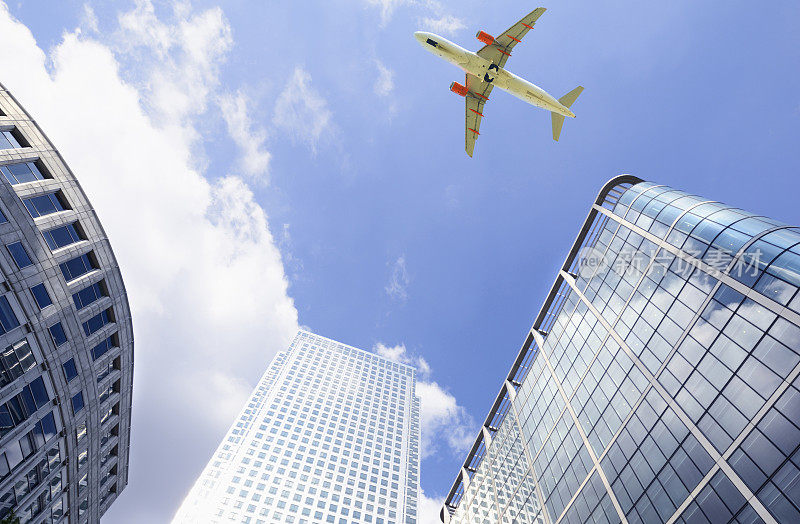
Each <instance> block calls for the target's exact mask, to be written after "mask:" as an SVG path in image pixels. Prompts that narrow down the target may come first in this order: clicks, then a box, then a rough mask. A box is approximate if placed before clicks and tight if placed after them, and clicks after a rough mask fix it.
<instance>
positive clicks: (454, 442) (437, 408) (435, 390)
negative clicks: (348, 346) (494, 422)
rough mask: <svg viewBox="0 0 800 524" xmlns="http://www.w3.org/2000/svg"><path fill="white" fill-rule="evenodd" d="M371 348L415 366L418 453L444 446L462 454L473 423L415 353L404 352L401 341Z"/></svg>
mask: <svg viewBox="0 0 800 524" xmlns="http://www.w3.org/2000/svg"><path fill="white" fill-rule="evenodd" d="M373 351H375V353H377V354H378V355H381V356H382V357H384V358H388V359H389V360H393V361H395V362H400V363H402V364H408V365H411V366H414V367H416V368H417V371H418V377H417V391H416V393H417V396H418V397H419V399H420V433H421V435H420V437H421V438H420V440H421V441H420V456H421V458H422V459H425V458H426V457H429V456H431V455H433V454H434V453H436V452H437V451H439V450H440V447H441V446H442V444H444V445H446V448H448V449H449V450H450V451H451V452H452V453H454V454H456V455H457V456H462V455H463V454H464V453H466V452H467V451H468V450H469V448H470V446H472V443H473V442H474V441H475V437H476V435H477V424H475V421H474V419H473V418H472V417H471V416H470V415H469V413H467V410H466V409H464V407H463V406H460V405H458V402H456V398H455V397H454V396H453V395H452V394H451V393H450V392H448V391H446V390H445V389H444V388H443V387H442V386H440V385H439V384H437V383H436V382H434V381H432V380H431V375H432V370H431V367H430V365H428V362H427V361H426V360H425V359H424V358H423V357H422V356H419V355H411V354H409V353H408V350H407V349H406V346H405V344H398V345H396V346H387V345H386V344H383V343H381V342H379V343H377V344H375V346H374V347H373Z"/></svg>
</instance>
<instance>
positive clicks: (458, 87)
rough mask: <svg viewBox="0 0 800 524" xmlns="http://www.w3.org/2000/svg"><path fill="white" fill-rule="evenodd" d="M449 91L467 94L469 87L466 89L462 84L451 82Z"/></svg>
mask: <svg viewBox="0 0 800 524" xmlns="http://www.w3.org/2000/svg"><path fill="white" fill-rule="evenodd" d="M450 91H452V92H453V93H455V94H457V95H459V96H467V93H469V89H467V86H462V85H461V84H459V83H458V82H453V83H452V84H450Z"/></svg>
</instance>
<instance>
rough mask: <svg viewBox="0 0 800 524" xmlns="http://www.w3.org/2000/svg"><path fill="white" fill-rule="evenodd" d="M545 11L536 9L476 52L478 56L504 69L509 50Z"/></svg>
mask: <svg viewBox="0 0 800 524" xmlns="http://www.w3.org/2000/svg"><path fill="white" fill-rule="evenodd" d="M545 11H546V9H545V8H544V7H537V8H536V9H534V10H533V11H531V12H530V14H528V15H527V16H525V17H523V18H522V20H520V21H519V22H517V23H516V24H514V25H512V26H511V27H510V28H509V29H508V30H507V31H506V32H504V33H503V34H502V35H500V36H498V37H497V38H495V39H494V43H493V44H489V45H487V46H484V47H483V48H482V49H481V50H480V51H478V56H480V57H481V58H485V59H486V60H489V61H490V62H492V63H495V64H497V65H498V66H500V67H504V66H505V64H506V60H508V57H509V56H511V50H512V49H513V48H514V46H515V45H517V43H518V42H520V41H522V37H524V36H525V35H526V34H528V31H530V30H531V29H533V25H534V24H535V23H536V20H538V19H539V17H540V16H542V14H543V13H544V12H545Z"/></svg>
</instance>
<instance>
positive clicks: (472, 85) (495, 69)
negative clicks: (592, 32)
mask: <svg viewBox="0 0 800 524" xmlns="http://www.w3.org/2000/svg"><path fill="white" fill-rule="evenodd" d="M544 12H545V8H544V7H538V8H536V9H534V10H533V11H532V12H531V13H530V14H528V15H527V16H525V17H523V18H522V20H520V21H519V22H517V23H516V24H514V25H513V26H511V27H510V28H509V29H508V30H507V31H505V32H504V33H503V34H501V35H500V36H498V37H497V38H494V37H492V36H491V35H489V34H487V33H484V32H483V31H480V32H478V34H477V35H476V36H477V38H478V40H480V41H481V42H483V43H484V44H486V45H485V46H484V47H483V48H481V49H480V50H479V51H478V52H477V53H473V52H472V51H468V50H466V49H464V48H463V47H461V46H459V45H457V44H454V43H453V42H450V41H449V40H447V39H446V38H442V37H441V36H438V35H435V34H433V33H427V32H424V31H418V32H416V33H414V37H415V38H416V39H417V40H418V41H419V43H420V44H421V45H422V46H423V47H424V48H425V49H427V50H428V51H430V52H431V53H433V54H435V55H437V56H439V57H441V58H443V59H445V60H447V61H448V62H450V63H452V64H454V65H456V66H458V67H460V68H461V69H463V70H464V72H465V73H466V80H465V82H464V85H462V84H459V83H458V82H453V83H452V84H450V90H451V91H453V92H454V93H456V94H458V95H461V96H463V97H464V98H465V100H466V110H465V112H466V119H465V131H464V136H465V149H466V151H467V154H468V155H469V156H472V152H473V150H474V149H475V140H476V139H477V138H478V136H479V135H480V126H481V117H483V108H484V106H485V105H486V102H487V101H488V100H489V94H490V93H491V92H492V89H493V88H494V87H499V88H500V89H502V90H504V91H507V92H509V93H511V94H512V95H514V96H515V97H517V98H519V99H520V100H523V101H525V102H527V103H529V104H531V105H534V106H536V107H541V108H542V109H545V110H547V111H550V114H551V119H552V127H553V140H556V141H557V140H558V138H559V136H560V134H561V126H562V125H563V123H564V118H565V117H569V118H575V113H573V112H572V111H570V106H572V104H573V102H575V100H576V99H577V98H578V95H580V94H581V92H582V91H583V87H581V86H578V87H576V88H575V89H573V90H572V91H570V92H569V93H567V94H566V95H564V96H562V97H561V98H559V99H556V98H555V97H553V96H552V95H550V94H549V93H548V92H547V91H545V90H544V89H542V88H540V87H539V86H537V85H534V84H532V83H530V82H528V81H527V80H525V79H523V78H520V77H518V76H517V75H515V74H513V73H511V72H510V71H507V70H505V69H504V66H505V64H506V61H507V60H508V57H510V56H511V50H512V49H513V48H514V46H515V45H516V44H517V43H519V42H521V41H522V38H523V37H524V36H525V35H526V34H527V33H528V31H530V30H531V29H533V26H534V24H535V23H536V20H538V18H539V17H540V16H542V13H544Z"/></svg>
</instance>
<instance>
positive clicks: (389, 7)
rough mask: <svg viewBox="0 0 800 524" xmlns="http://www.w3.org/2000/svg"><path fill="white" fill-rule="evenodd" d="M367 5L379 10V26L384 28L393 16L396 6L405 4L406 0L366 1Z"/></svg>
mask: <svg viewBox="0 0 800 524" xmlns="http://www.w3.org/2000/svg"><path fill="white" fill-rule="evenodd" d="M366 2H367V5H372V6H375V7H377V8H378V9H380V12H381V26H385V25H386V24H387V23H388V22H389V20H390V19H391V18H392V14H394V10H395V9H397V7H398V6H400V5H402V4H404V3H406V2H407V0H366Z"/></svg>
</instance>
